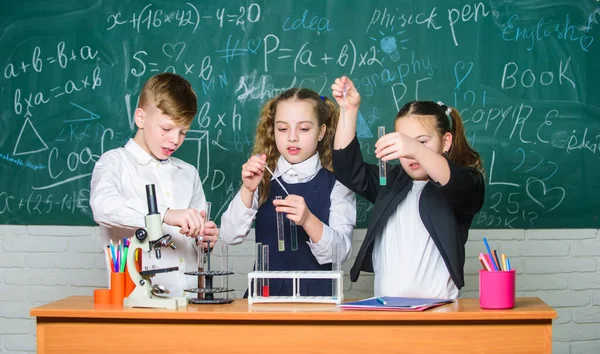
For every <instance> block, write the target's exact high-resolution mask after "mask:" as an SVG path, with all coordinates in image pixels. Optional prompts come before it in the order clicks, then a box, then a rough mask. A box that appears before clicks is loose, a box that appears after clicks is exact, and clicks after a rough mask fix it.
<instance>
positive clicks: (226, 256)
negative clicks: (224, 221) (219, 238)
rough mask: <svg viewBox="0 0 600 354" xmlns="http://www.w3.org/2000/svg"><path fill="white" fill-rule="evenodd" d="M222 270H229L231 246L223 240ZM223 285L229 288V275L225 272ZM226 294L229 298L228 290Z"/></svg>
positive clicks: (222, 278) (222, 279)
mask: <svg viewBox="0 0 600 354" xmlns="http://www.w3.org/2000/svg"><path fill="white" fill-rule="evenodd" d="M221 271H222V272H224V273H227V272H229V247H228V246H227V244H226V243H225V242H221ZM221 287H223V288H225V289H229V275H226V274H225V275H223V276H222V277H221ZM226 295H227V298H229V292H228V291H226Z"/></svg>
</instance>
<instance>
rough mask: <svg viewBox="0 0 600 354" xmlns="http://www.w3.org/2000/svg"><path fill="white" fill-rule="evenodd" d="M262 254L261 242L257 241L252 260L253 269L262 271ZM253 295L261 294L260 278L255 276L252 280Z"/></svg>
mask: <svg viewBox="0 0 600 354" xmlns="http://www.w3.org/2000/svg"><path fill="white" fill-rule="evenodd" d="M262 256H263V249H262V243H261V242H257V243H256V259H255V260H254V270H255V271H257V272H261V271H262V267H263V261H262ZM248 291H250V289H248ZM254 295H255V296H262V279H261V278H256V279H255V280H254Z"/></svg>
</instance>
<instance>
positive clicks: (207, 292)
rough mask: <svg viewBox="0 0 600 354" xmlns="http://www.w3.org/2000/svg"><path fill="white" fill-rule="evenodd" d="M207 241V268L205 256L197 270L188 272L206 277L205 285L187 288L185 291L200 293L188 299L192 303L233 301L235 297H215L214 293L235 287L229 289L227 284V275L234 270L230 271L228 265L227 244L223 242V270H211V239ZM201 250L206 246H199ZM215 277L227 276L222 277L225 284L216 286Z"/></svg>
mask: <svg viewBox="0 0 600 354" xmlns="http://www.w3.org/2000/svg"><path fill="white" fill-rule="evenodd" d="M203 242H206V243H207V245H208V247H207V251H206V269H204V264H203V263H204V257H203V256H202V257H200V258H201V263H202V264H199V265H198V271H197V272H186V273H185V274H186V275H192V276H197V277H204V286H203V287H198V288H192V289H185V290H184V291H185V292H189V293H196V294H198V297H197V298H196V299H188V302H189V303H190V304H229V303H231V302H233V299H230V298H229V297H227V298H215V296H214V294H217V293H228V292H230V291H233V289H229V288H228V287H227V286H226V284H227V283H228V282H227V280H226V279H227V277H228V276H229V275H231V274H233V272H230V271H229V270H228V265H227V262H228V261H227V245H226V244H223V245H222V247H223V252H222V253H223V254H222V255H221V257H222V259H224V262H222V266H221V270H220V271H215V270H211V269H210V242H209V241H203ZM199 249H200V250H203V249H204V248H203V247H202V246H200V247H199ZM214 277H225V278H222V279H225V280H223V281H222V284H223V286H221V287H214V286H213V278H214ZM199 284H200V283H199Z"/></svg>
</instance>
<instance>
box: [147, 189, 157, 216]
mask: <svg viewBox="0 0 600 354" xmlns="http://www.w3.org/2000/svg"><path fill="white" fill-rule="evenodd" d="M146 200H147V201H148V215H154V214H158V207H157V206H156V190H155V189H154V184H147V185H146Z"/></svg>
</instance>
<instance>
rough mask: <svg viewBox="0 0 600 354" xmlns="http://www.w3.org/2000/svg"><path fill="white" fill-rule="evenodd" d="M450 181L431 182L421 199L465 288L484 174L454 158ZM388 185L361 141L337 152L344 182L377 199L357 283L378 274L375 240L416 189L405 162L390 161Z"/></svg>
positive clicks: (422, 211)
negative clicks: (367, 157) (369, 274)
mask: <svg viewBox="0 0 600 354" xmlns="http://www.w3.org/2000/svg"><path fill="white" fill-rule="evenodd" d="M447 161H448V165H449V166H450V180H449V181H448V183H447V184H446V185H445V186H441V185H439V184H438V183H436V182H433V181H429V183H427V184H426V185H425V188H423V192H422V193H421V199H420V200H419V215H420V216H421V220H422V221H423V224H424V225H425V228H426V229H427V231H428V232H429V234H430V235H431V238H432V240H433V242H434V243H435V245H436V247H437V248H438V250H439V252H440V254H441V256H442V259H443V260H444V263H445V264H446V267H447V268H448V271H449V273H450V276H451V277H452V280H453V281H454V283H455V284H456V286H457V287H458V288H459V289H460V288H462V287H463V286H464V264H465V243H466V242H467V237H468V235H469V228H470V227H471V222H472V221H473V217H474V216H475V214H476V213H477V212H478V211H479V209H481V207H482V205H483V201H484V193H485V184H484V181H483V176H482V174H481V173H480V172H479V171H477V170H476V169H475V168H472V167H462V166H459V165H457V164H455V163H454V162H453V161H451V160H447ZM387 168H388V169H387V186H380V185H379V169H378V167H377V165H371V164H367V163H365V162H364V161H363V158H362V154H361V152H360V145H359V143H358V139H357V138H356V137H354V139H353V140H352V142H351V143H350V144H349V145H348V146H347V147H346V148H344V149H340V150H334V151H333V169H334V173H335V177H336V179H337V180H338V181H340V183H342V184H344V185H345V186H346V187H348V188H349V189H350V190H352V191H354V192H355V193H357V194H358V195H360V196H362V197H363V198H365V199H366V200H368V201H370V202H371V203H375V205H374V207H373V211H372V214H371V218H370V220H369V224H368V228H367V234H366V236H365V240H364V241H363V243H362V245H361V247H360V250H359V251H358V255H357V256H356V260H355V262H354V265H353V266H352V269H351V270H350V280H352V281H353V282H355V281H356V280H357V279H358V276H359V274H360V271H361V270H364V271H366V272H373V260H372V253H373V243H374V241H375V238H376V237H380V236H381V234H382V232H383V228H384V226H385V225H386V223H387V221H388V219H389V218H390V216H391V215H392V214H393V213H394V212H395V211H396V209H397V208H398V205H399V204H400V202H401V201H402V200H404V198H406V195H407V194H408V192H409V190H410V188H412V185H413V180H412V178H411V177H410V176H409V175H408V174H406V172H405V171H404V169H403V168H402V166H400V165H390V164H388V165H387Z"/></svg>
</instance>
